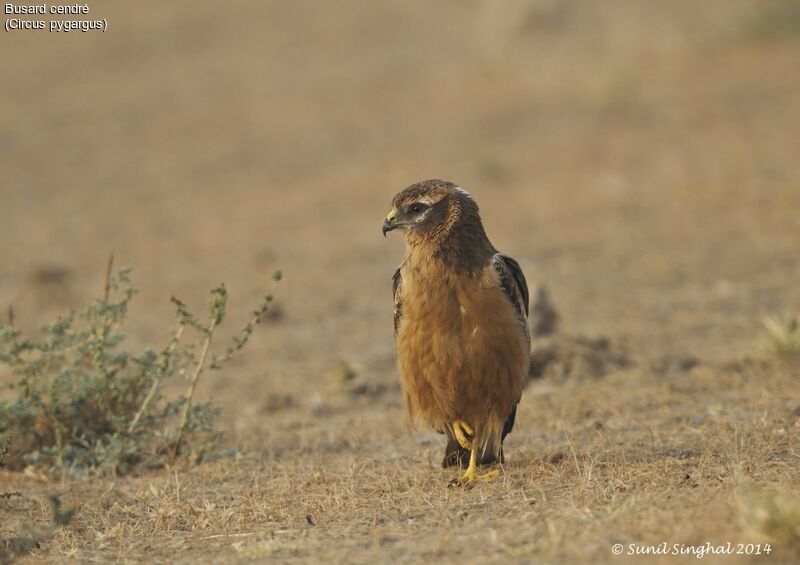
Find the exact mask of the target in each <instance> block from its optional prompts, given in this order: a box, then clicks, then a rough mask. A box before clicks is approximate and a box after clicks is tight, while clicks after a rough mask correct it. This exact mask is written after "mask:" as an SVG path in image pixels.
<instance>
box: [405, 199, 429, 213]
mask: <svg viewBox="0 0 800 565" xmlns="http://www.w3.org/2000/svg"><path fill="white" fill-rule="evenodd" d="M425 208H427V206H425V204H420V203H419V202H415V203H414V204H412V205H411V206H409V207H408V211H409V212H411V213H412V214H419V213H420V212H422V211H423V210H424V209H425Z"/></svg>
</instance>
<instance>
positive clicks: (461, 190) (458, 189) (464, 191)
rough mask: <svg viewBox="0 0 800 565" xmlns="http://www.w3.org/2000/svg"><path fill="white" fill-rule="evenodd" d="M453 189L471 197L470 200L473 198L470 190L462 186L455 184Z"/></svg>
mask: <svg viewBox="0 0 800 565" xmlns="http://www.w3.org/2000/svg"><path fill="white" fill-rule="evenodd" d="M453 190H455V191H456V192H459V193H461V194H462V195H464V196H466V197H467V198H469V199H470V200H472V195H471V194H470V193H469V192H467V191H466V190H464V189H463V188H461V187H460V186H454V187H453Z"/></svg>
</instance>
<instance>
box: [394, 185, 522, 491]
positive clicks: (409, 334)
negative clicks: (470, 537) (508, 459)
mask: <svg viewBox="0 0 800 565" xmlns="http://www.w3.org/2000/svg"><path fill="white" fill-rule="evenodd" d="M395 229H401V230H403V231H404V234H405V240H406V253H405V257H404V259H403V262H402V264H401V265H400V268H398V269H397V272H395V274H394V332H395V348H396V350H397V359H398V365H399V369H400V373H401V377H402V381H403V391H404V394H405V400H406V407H407V409H408V411H409V415H410V416H411V419H412V421H416V420H423V421H425V422H427V423H428V424H430V425H431V426H433V428H434V429H436V430H437V431H439V432H440V433H444V434H447V439H448V441H447V448H446V450H445V457H444V461H443V463H442V465H443V466H444V467H449V466H455V465H458V466H461V467H463V466H467V470H466V472H465V473H464V475H463V476H462V477H461V478H460V479H458V480H456V481H453V483H452V484H453V485H466V484H468V483H472V482H473V481H475V480H477V479H480V478H486V477H491V476H496V475H497V474H498V471H497V470H496V469H495V470H493V471H490V472H486V473H481V472H479V471H478V465H488V464H491V463H495V462H498V461H499V462H502V461H503V439H504V438H505V436H506V435H507V434H508V433H509V432H510V431H511V429H512V428H513V426H514V417H515V416H516V409H517V403H519V400H520V397H521V395H522V386H523V382H524V380H525V378H526V373H527V370H528V356H529V350H530V335H529V332H528V325H527V318H528V285H527V283H526V281H525V276H524V275H523V274H522V270H521V269H520V267H519V264H517V262H516V261H514V260H513V259H512V258H510V257H508V256H506V255H503V254H502V253H499V252H498V251H497V250H496V249H495V248H494V247H493V246H492V244H491V242H490V241H489V238H488V237H486V232H485V231H484V229H483V224H482V223H481V217H480V215H479V214H478V205H477V204H476V203H475V201H474V200H473V199H472V197H471V196H470V195H469V194H468V193H467V192H466V191H464V190H463V189H462V188H460V187H458V186H456V185H454V184H453V183H451V182H447V181H443V180H436V179H434V180H427V181H423V182H420V183H417V184H414V185H412V186H409V187H408V188H406V189H405V190H403V191H402V192H400V193H399V194H397V196H395V197H394V199H393V200H392V210H391V211H390V212H389V215H388V216H387V217H386V220H385V221H384V222H383V233H384V235H386V232H389V231H391V230H395Z"/></svg>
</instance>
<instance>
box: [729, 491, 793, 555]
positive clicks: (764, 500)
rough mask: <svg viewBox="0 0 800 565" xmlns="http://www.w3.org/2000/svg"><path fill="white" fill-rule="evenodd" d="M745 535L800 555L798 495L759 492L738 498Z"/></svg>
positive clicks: (791, 492)
mask: <svg viewBox="0 0 800 565" xmlns="http://www.w3.org/2000/svg"><path fill="white" fill-rule="evenodd" d="M738 509H739V514H740V516H741V519H742V523H743V526H744V529H745V531H747V532H751V533H752V534H754V535H755V536H760V537H762V538H763V539H764V540H766V541H769V542H773V543H775V544H776V545H777V546H779V547H782V548H786V549H791V550H793V551H794V552H795V555H800V494H799V493H798V492H797V491H790V492H778V491H776V490H760V491H753V492H749V493H747V494H745V495H742V496H740V497H739V498H738Z"/></svg>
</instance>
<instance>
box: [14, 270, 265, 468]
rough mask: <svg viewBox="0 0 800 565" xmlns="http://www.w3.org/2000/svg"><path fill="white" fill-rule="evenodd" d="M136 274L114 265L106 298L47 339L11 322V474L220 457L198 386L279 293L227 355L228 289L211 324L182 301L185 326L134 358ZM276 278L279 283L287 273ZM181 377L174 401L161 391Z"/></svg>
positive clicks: (218, 294) (180, 323) (214, 304)
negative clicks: (223, 340)
mask: <svg viewBox="0 0 800 565" xmlns="http://www.w3.org/2000/svg"><path fill="white" fill-rule="evenodd" d="M129 275H130V269H125V270H120V271H118V272H117V273H116V274H113V275H112V270H111V262H109V270H108V274H107V278H106V291H105V297H104V298H103V299H98V300H95V301H94V302H93V303H91V304H90V305H89V306H87V307H86V308H85V309H84V310H82V311H81V312H80V313H75V312H70V313H69V314H67V315H65V316H61V317H59V318H58V319H57V320H56V321H55V322H53V323H51V324H49V325H46V326H44V327H43V328H42V337H41V340H40V341H34V340H32V339H29V338H27V337H25V336H23V335H22V333H21V332H20V331H18V330H17V329H15V328H14V327H13V318H12V317H10V318H9V324H8V325H5V326H3V327H0V363H2V364H4V365H6V366H7V367H8V368H9V369H10V370H11V375H12V379H11V383H10V384H9V385H8V386H9V387H10V388H11V389H12V394H11V395H10V400H0V458H2V459H4V461H2V463H3V464H4V465H5V466H6V467H7V468H9V469H21V468H24V467H25V466H27V465H34V466H36V467H39V468H42V469H44V470H45V471H47V472H49V473H51V474H54V475H61V476H62V477H67V476H68V477H80V476H86V475H90V474H98V475H117V474H126V473H129V472H131V471H133V470H135V469H144V468H158V467H162V466H164V465H166V464H171V463H172V462H173V461H174V460H175V459H176V458H185V459H189V460H190V461H195V462H196V461H200V460H203V459H204V458H208V457H209V456H210V455H212V454H214V453H215V452H216V449H217V447H218V440H219V436H220V433H219V432H218V431H217V430H215V428H214V418H215V417H216V416H217V415H218V414H219V408H218V407H217V406H216V405H214V404H212V403H209V402H193V397H194V392H195V388H196V385H197V382H198V379H199V377H200V375H201V373H202V372H203V370H204V369H205V368H209V369H219V368H221V367H222V366H223V365H224V364H225V363H226V362H227V361H229V360H230V359H231V358H232V357H233V356H234V355H235V354H236V353H237V352H238V351H239V350H240V349H241V348H242V347H244V345H245V344H246V343H247V341H248V339H249V338H250V335H251V334H252V332H253V329H254V327H255V325H256V324H257V323H258V322H259V320H260V319H261V318H262V317H263V315H264V314H265V313H266V311H267V309H268V308H269V305H270V303H271V302H272V295H271V294H267V295H266V296H264V298H263V300H262V302H261V304H260V305H259V307H258V309H256V310H255V311H254V312H253V317H252V319H251V321H250V323H248V324H247V325H246V326H245V327H244V328H243V329H242V330H241V332H239V334H238V335H237V336H236V337H235V338H234V340H233V344H232V345H231V346H230V347H228V348H227V349H226V350H224V351H223V352H222V353H221V354H220V355H215V354H213V353H211V351H210V347H211V342H212V338H213V336H214V332H215V330H216V329H217V327H218V326H219V324H220V323H221V322H222V320H223V318H224V317H225V310H226V306H227V299H228V294H227V291H226V290H225V287H224V285H223V286H220V287H218V288H215V289H214V290H212V291H211V298H210V301H209V317H208V320H207V321H206V322H203V321H201V320H200V319H199V318H197V317H196V316H194V315H192V314H191V313H190V312H189V311H188V309H187V307H186V306H185V305H184V304H183V303H182V302H181V301H180V300H178V299H176V298H174V297H173V298H172V302H173V304H174V305H175V307H176V308H177V315H176V318H177V323H176V326H175V329H174V330H173V332H172V334H171V338H170V340H169V343H168V344H167V345H166V346H165V347H164V348H163V349H161V350H160V351H157V350H154V349H152V348H146V349H144V351H142V352H141V353H133V352H129V351H126V350H125V349H124V348H123V342H124V339H125V336H124V334H123V333H122V331H121V328H122V325H123V322H124V321H125V318H126V316H127V314H128V307H129V304H130V302H131V299H132V298H133V296H134V295H135V294H136V288H135V287H134V286H133V284H132V283H131V281H130V278H129ZM273 278H274V280H275V281H276V282H277V281H278V280H280V273H279V272H277V273H275V275H274V277H273ZM112 298H113V299H112ZM186 330H189V332H187V331H186ZM191 332H193V333H195V334H196V338H195V339H194V340H193V341H189V342H188V343H187V342H186V340H184V337H185V335H184V334H185V333H191ZM176 374H177V375H179V376H182V377H184V378H185V379H187V380H188V382H189V385H188V387H189V388H188V391H187V393H186V394H185V395H184V396H178V397H176V398H166V397H165V395H164V394H163V391H162V385H163V384H164V383H165V382H166V381H167V380H168V379H169V378H170V377H173V376H175V375H176ZM4 438H5V439H4Z"/></svg>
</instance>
